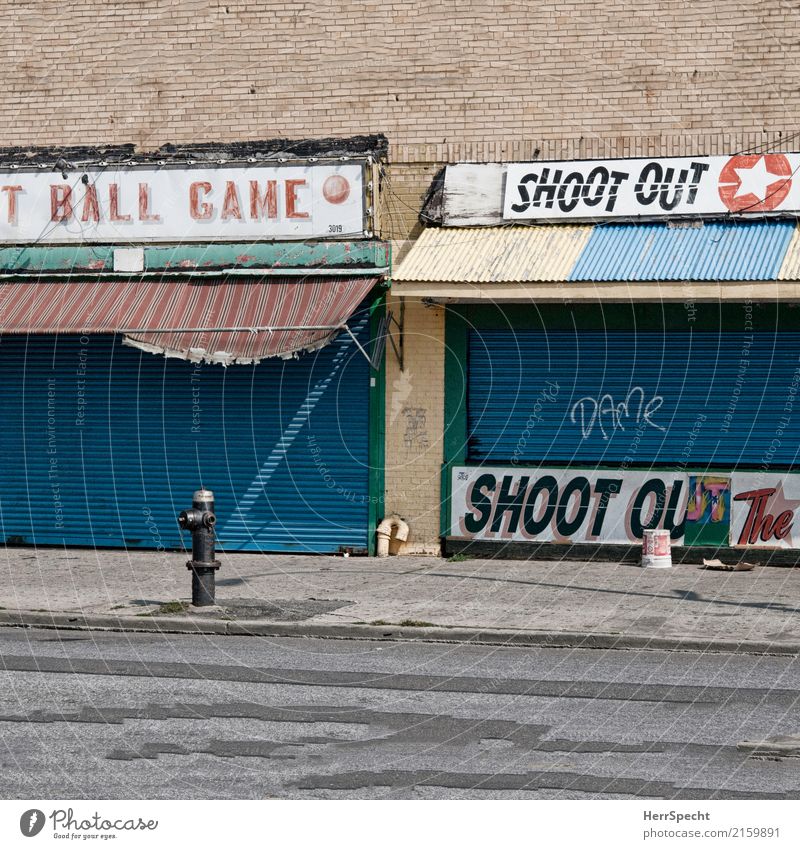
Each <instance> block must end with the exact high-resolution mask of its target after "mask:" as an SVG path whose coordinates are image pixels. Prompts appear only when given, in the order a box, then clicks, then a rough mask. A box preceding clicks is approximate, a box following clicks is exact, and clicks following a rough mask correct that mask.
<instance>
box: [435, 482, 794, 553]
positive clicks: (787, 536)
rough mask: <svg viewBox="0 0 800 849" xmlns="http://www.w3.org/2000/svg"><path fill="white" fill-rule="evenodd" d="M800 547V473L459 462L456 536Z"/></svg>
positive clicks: (453, 516)
mask: <svg viewBox="0 0 800 849" xmlns="http://www.w3.org/2000/svg"><path fill="white" fill-rule="evenodd" d="M644 528H658V529H661V530H668V531H669V532H670V536H671V538H672V542H673V544H683V545H700V546H702V545H705V546H711V547H715V546H720V545H722V546H728V545H731V546H743V547H747V548H749V547H753V546H756V547H760V548H800V475H798V474H789V473H786V472H772V471H769V472H766V471H765V472H734V473H733V474H716V473H707V472H699V471H698V472H691V471H689V472H679V471H674V472H669V471H655V470H654V471H649V472H643V471H627V470H626V471H622V470H615V469H605V470H603V471H597V470H586V469H548V468H529V469H526V468H521V467H517V468H507V467H506V468H503V467H492V466H456V467H454V468H453V470H452V480H451V498H450V535H451V536H454V537H460V538H464V539H479V540H494V541H497V542H508V541H516V542H530V541H537V542H556V543H592V542H595V543H610V544H614V543H620V544H627V545H631V544H636V543H638V542H641V539H642V531H643V529H644Z"/></svg>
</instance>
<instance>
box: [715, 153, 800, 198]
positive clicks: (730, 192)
mask: <svg viewBox="0 0 800 849" xmlns="http://www.w3.org/2000/svg"><path fill="white" fill-rule="evenodd" d="M791 187H792V167H791V165H790V164H789V160H788V159H787V158H786V157H785V156H784V155H783V154H781V153H765V154H763V155H762V154H760V153H748V154H742V155H741V156H732V157H731V158H730V159H729V160H728V161H727V162H726V163H725V167H724V168H723V169H722V171H721V172H720V175H719V196H720V198H721V199H722V202H723V203H724V204H725V206H727V207H728V209H729V210H730V211H731V212H770V211H771V210H773V209H777V208H778V207H779V206H780V205H781V204H782V203H783V201H784V200H786V196H787V195H788V194H789V189H790V188H791Z"/></svg>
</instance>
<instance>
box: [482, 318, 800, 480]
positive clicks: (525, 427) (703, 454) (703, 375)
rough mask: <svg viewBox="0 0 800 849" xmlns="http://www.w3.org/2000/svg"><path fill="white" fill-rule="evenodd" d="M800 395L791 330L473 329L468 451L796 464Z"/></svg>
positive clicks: (586, 459) (632, 462) (633, 462)
mask: <svg viewBox="0 0 800 849" xmlns="http://www.w3.org/2000/svg"><path fill="white" fill-rule="evenodd" d="M798 390H800V333H797V332H792V331H779V330H773V331H756V332H752V331H751V332H719V331H702V330H701V331H679V332H673V331H669V332H648V331H640V332H634V331H612V330H609V331H583V330H581V331H577V330H570V331H565V330H555V331H548V332H543V331H530V330H523V331H516V332H511V331H478V330H472V331H471V332H470V334H469V377H468V449H467V454H468V458H469V459H470V460H471V461H487V462H497V463H509V462H511V463H516V462H519V463H554V464H560V465H563V464H570V463H576V464H583V465H585V464H606V463H608V464H617V465H618V464H620V463H625V464H626V465H628V466H649V465H653V464H662V465H665V466H676V465H683V467H684V468H686V467H689V466H703V467H707V466H714V465H718V466H724V467H727V468H735V467H737V466H740V467H747V466H750V467H756V468H758V467H760V466H762V465H790V464H794V463H796V462H798V454H799V453H800V430H799V429H798V426H797V419H798V415H800V404H798ZM787 402H788V405H789V406H788V408H787ZM793 406H794V407H796V408H797V409H796V410H795V412H794V415H791V411H792V407H793ZM787 409H788V413H787ZM593 415H594V417H593ZM787 415H789V419H786V418H785V417H786V416H787Z"/></svg>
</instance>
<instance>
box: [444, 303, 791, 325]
mask: <svg viewBox="0 0 800 849" xmlns="http://www.w3.org/2000/svg"><path fill="white" fill-rule="evenodd" d="M746 306H748V305H747V304H746V303H745V302H744V301H743V302H741V303H725V304H720V303H694V302H691V301H686V302H685V303H682V304H671V303H670V304H667V303H652V304H651V303H647V304H643V303H614V304H611V303H608V304H602V303H594V304H578V303H575V304H539V305H536V304H463V305H459V306H458V307H457V308H456V309H457V310H458V312H459V314H461V315H462V316H463V318H464V320H466V321H467V322H468V324H469V326H470V327H471V328H474V329H477V330H545V328H547V329H551V330H608V331H614V330H644V331H656V332H658V331H662V332H663V331H665V330H667V331H678V330H740V331H741V330H744V309H745V307H746ZM749 306H750V307H751V308H752V321H753V329H754V330H773V329H775V328H776V327H786V328H788V327H796V326H797V321H798V318H799V317H800V316H799V315H798V309H796V308H794V307H793V305H791V304H777V303H775V302H770V303H758V302H754V303H751V304H749Z"/></svg>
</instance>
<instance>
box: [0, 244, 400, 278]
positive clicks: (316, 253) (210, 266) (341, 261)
mask: <svg viewBox="0 0 800 849" xmlns="http://www.w3.org/2000/svg"><path fill="white" fill-rule="evenodd" d="M125 247H133V246H131V245H117V246H111V245H96V246H70V247H65V246H54V247H25V246H20V247H4V248H0V272H2V273H4V274H21V275H24V274H34V273H36V274H40V273H43V272H52V273H59V272H61V273H75V272H81V273H83V272H86V273H95V274H97V273H103V272H104V273H113V271H114V251H115V250H116V249H117V248H125ZM390 259H391V252H390V248H389V243H388V242H382V241H377V240H360V241H351V242H324V241H309V242H257V243H254V244H227V243H213V244H203V245H150V246H146V247H145V248H144V272H145V273H147V272H158V271H175V272H181V271H184V270H185V271H193V270H195V271H214V270H215V269H223V268H236V269H247V268H253V269H258V268H286V269H296V268H299V269H303V268H314V269H319V270H320V272H321V273H324V270H325V269H326V268H331V269H334V268H336V269H342V268H344V269H347V268H353V269H359V268H360V269H387V268H388V267H389V264H390ZM126 276H130V275H126Z"/></svg>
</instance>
